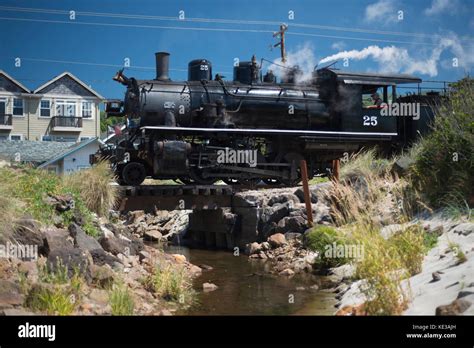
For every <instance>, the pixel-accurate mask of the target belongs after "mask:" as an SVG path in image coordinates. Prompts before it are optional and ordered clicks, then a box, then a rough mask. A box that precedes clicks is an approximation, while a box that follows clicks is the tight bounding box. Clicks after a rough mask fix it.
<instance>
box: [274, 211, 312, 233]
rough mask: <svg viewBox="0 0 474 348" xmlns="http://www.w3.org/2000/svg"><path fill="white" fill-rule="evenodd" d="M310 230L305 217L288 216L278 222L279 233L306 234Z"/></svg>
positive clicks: (277, 229)
mask: <svg viewBox="0 0 474 348" xmlns="http://www.w3.org/2000/svg"><path fill="white" fill-rule="evenodd" d="M307 228H308V223H307V221H306V219H305V218H304V217H302V216H301V215H299V216H287V217H285V218H283V219H282V220H280V222H278V226H277V228H276V232H277V233H283V234H284V233H287V232H296V233H304V231H306V229H307Z"/></svg>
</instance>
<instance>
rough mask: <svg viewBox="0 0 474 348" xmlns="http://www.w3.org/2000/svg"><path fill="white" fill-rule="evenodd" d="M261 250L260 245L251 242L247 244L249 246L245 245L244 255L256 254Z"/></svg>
mask: <svg viewBox="0 0 474 348" xmlns="http://www.w3.org/2000/svg"><path fill="white" fill-rule="evenodd" d="M261 250H262V248H261V246H260V244H258V243H257V242H253V243H249V244H247V245H245V254H246V255H253V254H257V253H259V252H260V251H261Z"/></svg>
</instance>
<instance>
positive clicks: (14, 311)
mask: <svg viewBox="0 0 474 348" xmlns="http://www.w3.org/2000/svg"><path fill="white" fill-rule="evenodd" d="M1 315H5V316H10V315H14V316H25V315H36V314H35V313H33V312H30V311H27V310H26V309H24V308H6V309H4V310H2V311H1Z"/></svg>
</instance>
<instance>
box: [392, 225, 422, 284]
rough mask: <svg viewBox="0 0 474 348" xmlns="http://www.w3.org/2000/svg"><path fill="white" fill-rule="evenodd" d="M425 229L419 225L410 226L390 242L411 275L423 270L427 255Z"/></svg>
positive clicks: (394, 236)
mask: <svg viewBox="0 0 474 348" xmlns="http://www.w3.org/2000/svg"><path fill="white" fill-rule="evenodd" d="M424 239H425V231H424V230H423V228H422V227H420V226H419V225H413V226H409V227H408V228H406V229H405V230H403V231H401V232H399V233H397V234H395V235H393V236H392V237H391V238H390V239H389V240H388V242H389V244H391V245H393V246H394V247H395V249H396V251H397V253H398V255H399V258H400V260H401V263H402V266H403V267H404V268H405V269H406V270H407V271H408V272H409V274H410V275H411V276H413V275H415V274H418V273H420V272H421V264H422V263H423V258H424V255H425V251H426V247H425V244H424Z"/></svg>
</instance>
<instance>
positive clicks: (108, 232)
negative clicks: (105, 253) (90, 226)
mask: <svg viewBox="0 0 474 348" xmlns="http://www.w3.org/2000/svg"><path fill="white" fill-rule="evenodd" d="M100 229H101V231H102V233H103V234H104V238H114V237H115V235H114V233H113V232H112V231H111V230H109V229H108V228H107V227H105V226H102V225H100Z"/></svg>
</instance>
